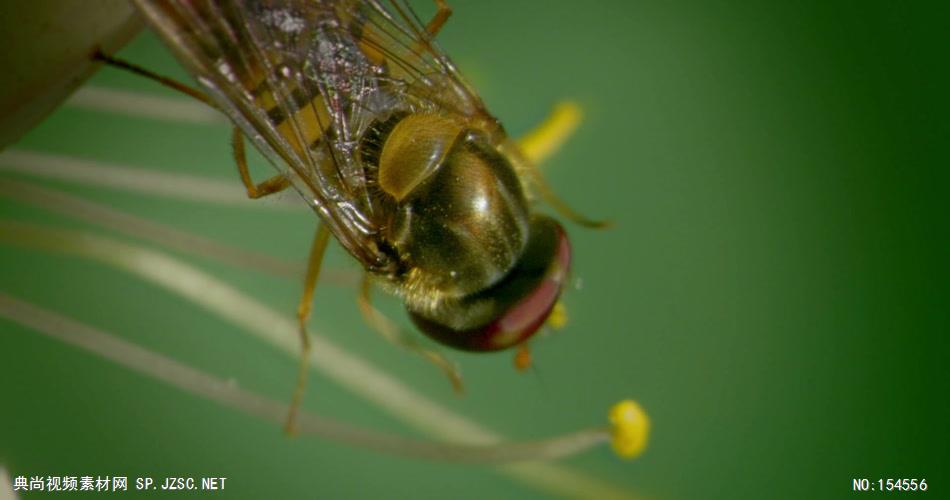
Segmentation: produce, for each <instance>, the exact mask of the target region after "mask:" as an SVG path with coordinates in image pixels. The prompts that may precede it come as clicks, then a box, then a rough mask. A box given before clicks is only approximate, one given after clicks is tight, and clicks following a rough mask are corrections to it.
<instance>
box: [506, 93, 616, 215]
mask: <svg viewBox="0 0 950 500" xmlns="http://www.w3.org/2000/svg"><path fill="white" fill-rule="evenodd" d="M580 120H581V111H580V108H579V107H578V106H577V104H575V103H572V102H563V103H560V104H558V105H557V106H555V107H554V110H553V111H552V112H551V114H550V115H549V116H548V117H547V118H546V119H545V120H544V121H543V122H542V123H541V124H540V125H538V126H537V127H535V129H534V130H532V131H530V132H528V133H527V134H525V135H524V136H523V137H521V138H520V139H518V145H519V146H521V151H522V153H524V155H525V157H527V159H528V162H527V163H528V166H527V167H528V168H527V170H528V172H527V173H528V174H529V175H530V176H531V186H532V187H534V188H535V189H536V190H537V191H538V194H539V195H540V196H541V198H542V199H544V201H545V202H546V203H547V204H548V205H551V207H553V208H554V210H556V211H557V212H558V213H559V214H561V216H563V217H564V218H565V219H568V220H570V221H572V222H574V223H576V224H580V225H581V226H585V227H591V228H603V227H607V226H609V225H610V223H609V222H608V221H598V220H593V219H589V218H587V217H585V216H583V215H581V214H579V213H577V212H575V211H574V209H572V208H571V207H569V206H568V205H567V204H566V203H564V201H563V200H561V199H560V198H558V196H557V195H556V194H554V191H553V190H552V189H551V187H550V186H549V185H548V183H547V181H545V180H544V176H543V175H542V174H541V171H540V169H538V167H537V165H538V164H539V163H541V162H542V161H544V160H546V159H547V158H549V157H550V156H551V155H553V154H554V153H555V152H557V150H558V149H560V147H561V146H562V145H563V144H564V143H565V142H566V141H567V138H568V137H570V135H571V134H573V133H574V131H575V130H577V126H578V124H580Z"/></svg>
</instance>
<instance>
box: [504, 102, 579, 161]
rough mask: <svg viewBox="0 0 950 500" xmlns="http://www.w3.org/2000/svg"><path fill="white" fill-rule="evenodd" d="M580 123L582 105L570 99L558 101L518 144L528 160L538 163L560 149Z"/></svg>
mask: <svg viewBox="0 0 950 500" xmlns="http://www.w3.org/2000/svg"><path fill="white" fill-rule="evenodd" d="M580 123H581V108H580V106H578V105H577V104H576V103H573V102H570V101H565V102H561V103H558V104H557V105H556V106H554V109H553V110H551V114H550V115H548V117H547V118H546V119H545V120H544V122H542V123H541V124H540V125H538V127H537V128H535V129H534V130H532V131H530V132H528V133H527V134H526V135H525V136H524V137H522V138H520V139H519V140H518V144H520V145H521V151H522V152H524V155H525V156H526V157H527V158H528V160H530V161H531V162H532V163H534V164H535V165H537V164H539V163H541V162H543V161H544V160H546V159H548V158H549V157H551V155H553V154H554V153H555V152H556V151H557V150H558V149H560V148H561V146H562V145H563V144H564V143H565V142H566V141H567V138H568V137H570V136H571V134H573V133H574V131H575V130H577V126H578V125H579V124H580Z"/></svg>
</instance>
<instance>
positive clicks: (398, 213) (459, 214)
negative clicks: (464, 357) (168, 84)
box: [112, 0, 583, 402]
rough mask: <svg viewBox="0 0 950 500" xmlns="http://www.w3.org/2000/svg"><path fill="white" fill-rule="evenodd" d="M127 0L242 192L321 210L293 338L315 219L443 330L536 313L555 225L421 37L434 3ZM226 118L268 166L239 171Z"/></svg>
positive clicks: (545, 290)
mask: <svg viewBox="0 0 950 500" xmlns="http://www.w3.org/2000/svg"><path fill="white" fill-rule="evenodd" d="M134 3H135V4H136V5H137V6H138V8H139V9H140V10H141V11H142V12H143V13H144V15H145V17H146V19H147V21H148V22H149V24H150V25H151V26H152V28H153V29H154V30H155V31H156V32H157V33H158V34H159V35H160V36H161V38H162V39H163V40H164V42H165V43H166V44H167V45H168V46H169V47H170V48H171V49H172V51H173V52H174V54H175V55H176V57H177V58H178V59H179V61H180V62H181V63H182V64H183V65H184V67H185V68H186V69H187V70H188V71H189V72H190V73H191V74H192V75H193V76H194V77H195V79H196V80H197V82H198V83H199V85H200V88H201V92H200V93H196V92H193V93H196V94H198V96H199V98H202V99H203V100H205V101H206V102H208V103H209V104H211V105H213V106H214V107H216V108H218V109H220V110H221V111H223V112H224V113H225V114H226V115H227V116H228V117H229V118H230V119H231V121H232V122H233V123H234V125H235V157H236V159H237V163H238V166H239V170H240V173H241V177H242V180H243V181H244V183H245V186H246V187H247V189H248V194H249V195H250V196H251V197H258V196H263V195H265V194H268V193H271V192H275V191H280V190H282V189H284V188H286V187H289V186H293V187H294V188H295V189H296V190H297V191H298V192H299V193H300V195H301V196H303V198H304V199H305V200H306V201H307V202H308V203H309V205H310V206H311V207H312V209H313V210H314V211H315V212H316V213H317V215H318V216H319V217H320V219H321V221H322V223H323V224H321V226H320V227H321V229H319V230H318V232H317V236H316V238H315V240H314V246H313V249H312V251H311V259H310V269H309V271H308V273H307V283H308V285H307V286H306V287H305V290H306V291H305V293H304V298H303V299H302V301H301V307H300V310H299V314H298V316H299V317H300V320H301V332H302V335H303V339H304V347H305V349H306V347H307V341H306V334H305V332H304V329H303V324H304V322H305V320H306V317H307V315H309V310H310V309H309V308H310V306H309V302H310V300H309V299H310V298H311V297H312V291H313V283H314V282H315V281H316V278H317V274H318V271H319V266H320V261H321V259H322V254H323V249H324V248H325V245H326V242H327V239H328V236H329V235H330V234H332V235H333V236H334V237H335V238H336V240H337V241H338V242H339V243H340V244H341V245H342V246H343V247H344V248H345V249H346V250H347V251H348V252H349V253H350V254H351V255H352V256H353V257H354V258H356V260H358V261H359V262H360V263H361V264H362V266H363V267H364V268H365V270H366V272H367V275H368V276H371V277H372V279H373V280H374V281H375V282H376V283H377V284H379V285H381V286H382V287H383V288H384V289H386V290H387V291H389V292H391V293H393V294H395V295H396V296H398V297H399V298H401V300H402V301H403V302H404V304H405V307H406V309H407V311H408V313H409V316H410V318H411V319H412V322H413V323H414V324H415V325H416V326H417V327H418V328H419V330H421V331H422V332H423V333H425V334H427V335H428V336H430V337H432V338H433V339H435V340H437V341H439V342H441V343H443V344H446V345H449V346H451V347H454V348H457V349H463V350H469V351H495V350H501V349H505V348H508V347H512V346H519V345H522V346H523V345H524V344H525V342H526V341H527V339H528V338H529V337H531V336H532V335H533V334H534V333H535V332H536V331H537V330H538V329H539V328H540V327H541V326H542V324H543V323H544V322H545V320H546V319H547V318H548V316H549V315H550V313H551V311H552V308H553V307H554V306H555V303H556V302H557V300H558V298H559V295H560V293H561V289H562V287H563V286H564V284H565V282H566V281H567V278H566V277H567V274H568V271H569V267H570V261H571V248H570V244H569V241H568V237H567V234H566V233H565V231H564V229H563V228H562V227H561V225H560V224H559V223H558V222H556V221H555V220H554V219H553V218H551V217H548V216H545V215H541V214H539V213H536V212H535V211H533V210H532V205H531V203H530V202H529V177H531V176H532V172H533V170H532V169H533V168H534V167H533V165H532V164H531V163H530V162H529V160H528V159H527V158H526V156H525V155H524V154H522V152H521V150H520V149H519V146H518V145H517V144H516V143H515V142H514V141H513V140H512V139H511V138H509V136H508V135H507V134H506V132H505V130H504V128H503V127H502V125H501V124H500V123H499V121H498V120H497V119H495V117H494V116H492V115H491V114H490V113H489V112H488V111H487V110H486V109H485V106H484V104H483V102H482V101H481V99H480V98H479V97H478V95H477V94H476V93H475V91H474V90H473V89H472V88H471V86H470V85H469V84H468V83H466V81H465V80H464V79H463V77H462V76H461V75H460V74H459V72H458V70H457V69H456V67H455V66H454V65H453V63H452V61H451V60H450V59H449V58H448V56H447V55H446V54H445V53H444V52H443V51H442V50H441V49H440V48H439V46H438V45H437V44H436V43H435V41H434V36H435V35H436V33H437V32H438V30H439V28H440V27H441V26H442V24H443V23H444V22H445V21H446V19H447V18H448V16H449V13H450V10H449V9H448V7H447V6H446V5H445V4H444V2H442V1H441V0H436V5H437V7H438V12H437V13H436V14H435V16H434V17H433V19H432V20H431V21H430V22H428V23H427V24H423V23H422V21H420V19H419V18H418V17H417V15H416V14H415V13H414V12H413V11H412V9H411V8H410V7H409V6H408V5H407V4H406V3H405V2H403V1H399V0H390V1H388V2H387V1H384V0H335V1H331V0H256V1H255V0H134ZM112 62H114V63H115V61H112ZM120 65H121V63H120ZM242 134H243V136H246V137H247V138H249V139H250V140H251V142H252V143H253V144H254V146H255V147H257V148H258V149H259V150H260V151H261V153H262V154H263V156H265V157H266V158H267V159H268V161H269V162H270V163H271V164H272V165H273V166H274V167H275V168H276V169H277V170H278V172H279V173H278V175H277V176H276V177H274V178H272V179H269V180H267V181H264V182H262V183H260V184H257V185H255V184H254V183H253V182H252V181H251V179H250V175H249V174H248V171H247V166H246V162H245V161H244V152H243V145H242V144H243V143H242ZM555 208H558V207H557V205H556V206H555ZM568 215H569V216H570V212H568ZM581 222H583V221H582V220H581ZM305 358H306V357H305ZM301 370H302V371H301V374H302V373H303V370H304V368H303V367H302V368H301ZM301 377H302V375H301ZM300 385H302V383H301V384H298V395H297V396H296V397H295V402H296V400H297V398H299V389H300Z"/></svg>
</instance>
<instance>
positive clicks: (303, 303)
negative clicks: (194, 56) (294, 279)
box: [284, 224, 330, 434]
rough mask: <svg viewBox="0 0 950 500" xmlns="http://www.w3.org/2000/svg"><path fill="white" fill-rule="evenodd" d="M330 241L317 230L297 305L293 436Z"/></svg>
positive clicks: (289, 426)
mask: <svg viewBox="0 0 950 500" xmlns="http://www.w3.org/2000/svg"><path fill="white" fill-rule="evenodd" d="M329 240H330V231H329V230H328V229H327V227H326V226H325V225H323V224H320V226H319V227H318V228H317V232H316V234H314V236H313V244H312V245H311V246H310V257H309V258H308V259H307V275H306V277H305V278H304V283H303V293H302V294H301V295H300V304H298V305H297V321H298V323H299V326H300V330H299V331H300V343H301V352H300V364H299V366H298V370H297V385H296V386H295V387H294V395H293V397H292V398H291V400H290V411H289V412H288V413H287V422H286V424H285V425H284V431H286V432H287V433H288V434H293V433H294V432H295V431H296V425H297V411H298V410H299V409H300V402H301V400H303V394H304V391H305V389H306V388H307V375H308V373H309V370H310V334H308V333H307V320H308V319H310V313H311V312H312V311H313V291H314V289H315V288H316V286H317V279H318V278H319V277H320V266H321V264H322V263H323V254H324V251H325V250H326V249H327V242H328V241H329Z"/></svg>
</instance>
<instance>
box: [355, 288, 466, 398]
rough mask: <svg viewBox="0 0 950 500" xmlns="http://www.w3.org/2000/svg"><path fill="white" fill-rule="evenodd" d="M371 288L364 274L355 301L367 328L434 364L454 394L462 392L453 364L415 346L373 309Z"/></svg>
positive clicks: (440, 356)
mask: <svg viewBox="0 0 950 500" xmlns="http://www.w3.org/2000/svg"><path fill="white" fill-rule="evenodd" d="M372 287H373V282H372V280H371V279H370V275H369V273H364V274H363V282H362V284H361V285H360V293H359V296H358V297H357V299H356V300H357V303H358V304H359V306H360V312H361V313H362V314H363V319H364V320H366V323H367V324H369V326H370V327H372V328H373V330H375V331H376V333H378V334H379V335H380V336H382V337H383V338H384V339H386V340H387V341H389V342H390V343H392V344H395V345H398V346H399V347H402V348H404V349H408V350H409V351H411V352H414V353H416V354H418V355H420V356H422V357H423V358H425V359H426V360H427V361H429V362H430V363H432V364H434V365H435V366H436V367H438V368H439V369H440V370H442V372H443V373H445V375H446V376H447V377H448V378H449V382H451V383H452V388H454V389H455V392H458V393H461V392H463V390H464V388H463V386H462V375H461V374H460V373H459V372H458V368H456V366H455V364H454V363H452V362H451V361H449V360H448V359H447V358H446V357H445V356H443V355H442V354H440V353H438V352H436V351H433V350H430V349H426V348H424V347H422V346H420V345H419V344H417V343H416V342H415V341H414V340H413V339H411V338H409V337H408V336H407V335H406V334H405V333H404V332H403V331H402V330H401V329H400V328H399V327H398V326H396V325H395V324H394V323H393V322H392V321H391V320H390V319H389V318H387V317H386V316H385V315H384V314H383V313H381V312H379V310H378V309H376V308H375V307H373V303H372V298H371V297H370V291H371V290H372Z"/></svg>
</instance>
